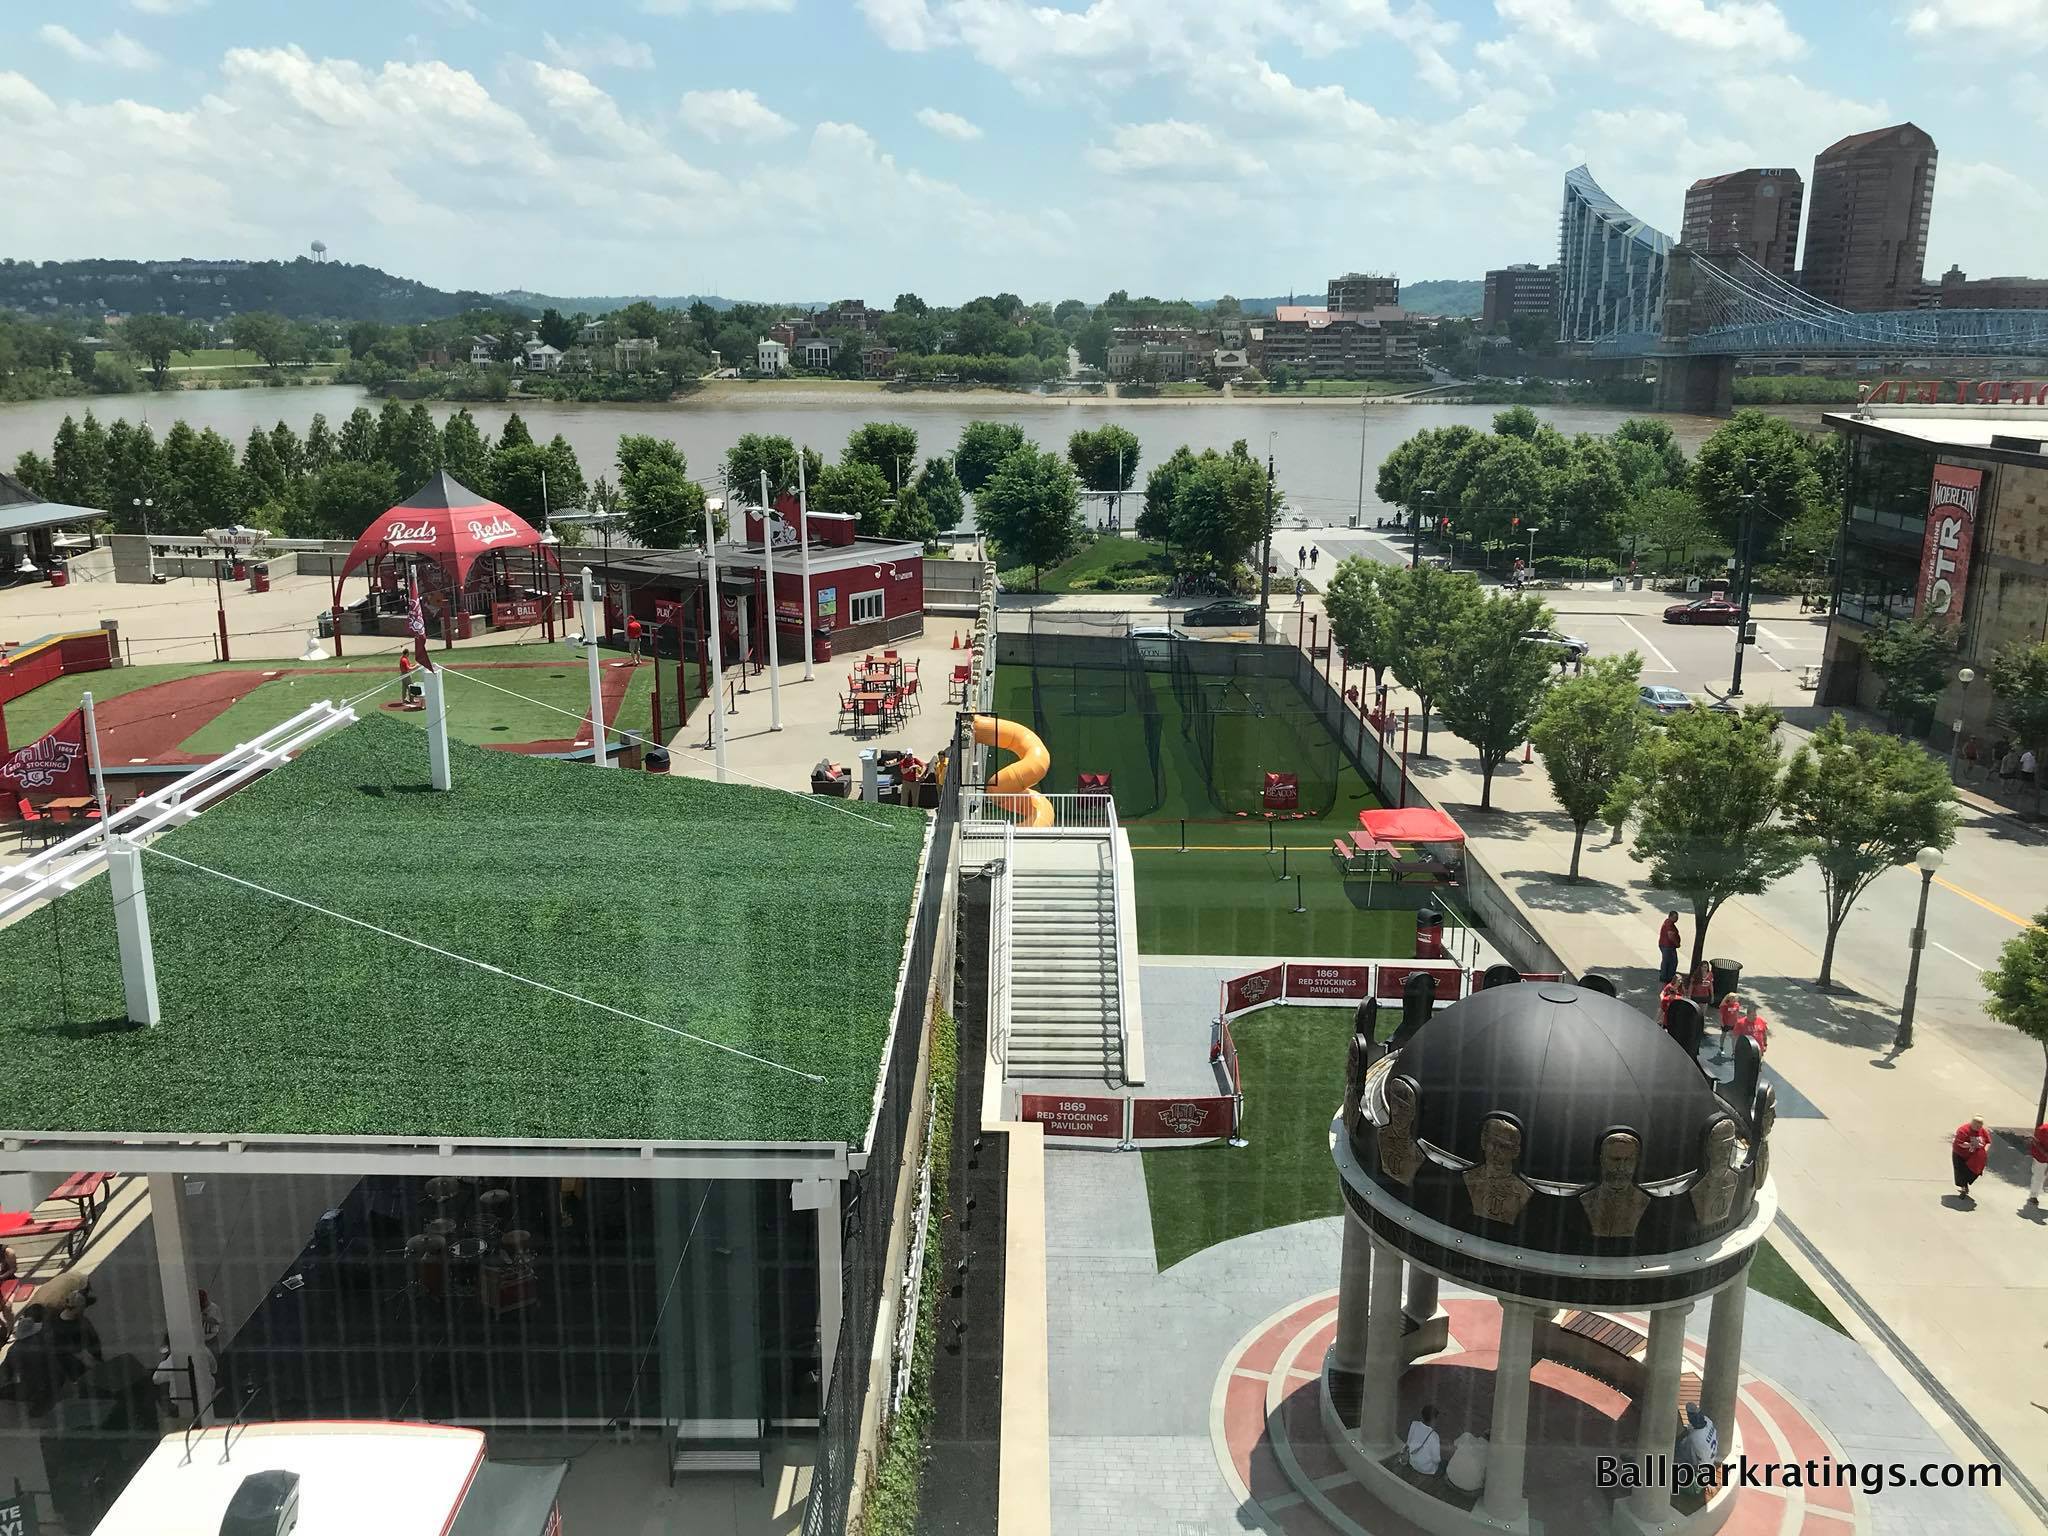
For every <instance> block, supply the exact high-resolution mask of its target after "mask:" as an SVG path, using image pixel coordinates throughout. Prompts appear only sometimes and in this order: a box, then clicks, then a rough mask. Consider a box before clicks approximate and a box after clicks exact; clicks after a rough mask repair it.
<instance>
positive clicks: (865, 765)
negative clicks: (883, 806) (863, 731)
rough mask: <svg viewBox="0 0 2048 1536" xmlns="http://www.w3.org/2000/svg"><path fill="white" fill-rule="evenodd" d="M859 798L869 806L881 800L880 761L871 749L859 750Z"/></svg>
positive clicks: (863, 748)
mask: <svg viewBox="0 0 2048 1536" xmlns="http://www.w3.org/2000/svg"><path fill="white" fill-rule="evenodd" d="M860 797H861V799H863V800H865V801H867V803H868V804H869V805H876V804H879V803H880V801H881V798H882V768H881V759H880V758H879V757H878V756H877V755H876V753H875V749H874V748H873V747H862V748H861V749H860Z"/></svg>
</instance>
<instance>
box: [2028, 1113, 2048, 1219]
mask: <svg viewBox="0 0 2048 1536" xmlns="http://www.w3.org/2000/svg"><path fill="white" fill-rule="evenodd" d="M2027 1156H2029V1157H2031V1158H2032V1159H2033V1160H2034V1171H2033V1172H2032V1173H2030V1174H2028V1175H2027V1204H2029V1205H2039V1204H2040V1203H2041V1191H2042V1189H2043V1188H2044V1187H2048V1120H2043V1121H2042V1122H2041V1123H2040V1124H2039V1125H2037V1126H2035V1127H2034V1139H2033V1140H2032V1141H2030V1142H2028V1143H2027Z"/></svg>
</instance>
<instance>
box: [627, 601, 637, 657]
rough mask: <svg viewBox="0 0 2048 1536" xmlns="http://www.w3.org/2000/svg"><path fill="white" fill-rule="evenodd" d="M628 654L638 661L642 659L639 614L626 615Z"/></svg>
mask: <svg viewBox="0 0 2048 1536" xmlns="http://www.w3.org/2000/svg"><path fill="white" fill-rule="evenodd" d="M626 654H627V655H629V656H631V657H632V658H633V660H634V661H635V662H636V663H637V662H638V661H639V660H640V618H639V615H637V614H631V613H629V614H627V615H626Z"/></svg>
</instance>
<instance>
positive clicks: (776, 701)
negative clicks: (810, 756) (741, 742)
mask: <svg viewBox="0 0 2048 1536" xmlns="http://www.w3.org/2000/svg"><path fill="white" fill-rule="evenodd" d="M771 515H772V514H771V512H770V509H769V506H768V471H767V470H765V469H764V470H762V471H761V566H762V571H763V573H764V574H765V575H766V577H767V586H768V596H767V603H766V606H767V609H768V614H767V618H768V625H767V629H768V729H769V730H771V731H779V730H781V729H782V659H781V657H782V636H781V633H780V626H779V625H778V624H777V622H776V616H775V527H774V525H773V524H772V523H770V522H769V521H768V519H769V517H770V516H771Z"/></svg>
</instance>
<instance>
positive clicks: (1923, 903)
mask: <svg viewBox="0 0 2048 1536" xmlns="http://www.w3.org/2000/svg"><path fill="white" fill-rule="evenodd" d="M1913 862H1914V863H1915V864H1918V865H1919V866H1920V915H1919V916H1918V917H1917V918H1915V919H1914V921H1913V938H1912V947H1913V958H1912V959H1911V960H1909V961H1907V962H1906V997H1905V1001H1904V1002H1902V1003H1901V1004H1900V1005H1899V1032H1898V1033H1897V1034H1896V1035H1894V1036H1893V1037H1892V1051H1893V1053H1894V1054H1896V1053H1898V1052H1900V1051H1905V1050H1911V1049H1912V1046H1913V1006H1914V1004H1915V1003H1917V1002H1918V1001H1919V1000H1920V952H1921V951H1922V950H1923V949H1925V948H1926V947H1927V893H1928V892H1929V891H1931V890H1932V889H1933V888H1934V872H1935V871H1936V870H1937V869H1940V868H1941V850H1940V849H1939V848H1932V847H1930V848H1922V849H1921V850H1920V851H1919V852H1918V853H1917V854H1915V855H1914V856H1913Z"/></svg>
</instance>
